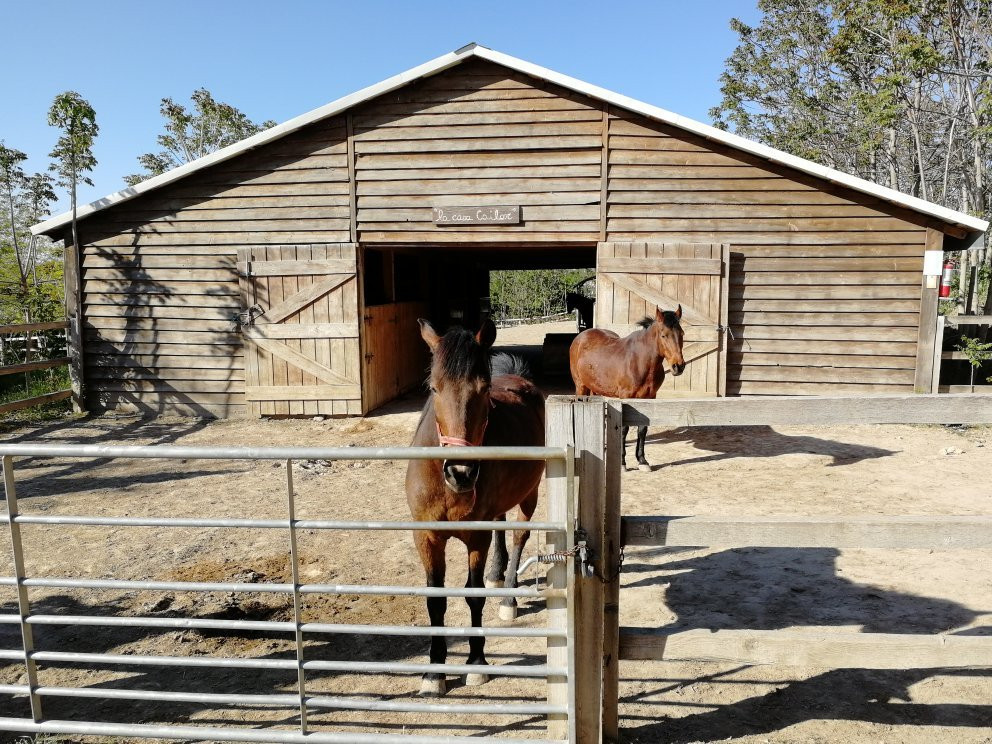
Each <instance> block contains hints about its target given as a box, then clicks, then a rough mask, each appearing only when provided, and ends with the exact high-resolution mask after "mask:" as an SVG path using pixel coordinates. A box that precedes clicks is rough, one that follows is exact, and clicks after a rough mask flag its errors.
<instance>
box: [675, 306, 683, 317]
mask: <svg viewBox="0 0 992 744" xmlns="http://www.w3.org/2000/svg"><path fill="white" fill-rule="evenodd" d="M675 318H676V319H677V320H682V306H681V305H679V306H678V307H677V308H675Z"/></svg>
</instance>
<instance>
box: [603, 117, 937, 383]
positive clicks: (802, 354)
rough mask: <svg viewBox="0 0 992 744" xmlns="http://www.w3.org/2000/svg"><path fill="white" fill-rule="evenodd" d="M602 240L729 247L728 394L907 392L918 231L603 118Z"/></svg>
mask: <svg viewBox="0 0 992 744" xmlns="http://www.w3.org/2000/svg"><path fill="white" fill-rule="evenodd" d="M608 157H609V173H608V197H607V198H608V205H609V206H608V212H607V219H606V229H607V234H608V239H609V240H612V241H623V240H630V241H643V240H657V241H664V242H682V241H685V242H722V243H728V244H730V246H731V271H730V291H729V297H730V299H729V312H730V316H729V321H730V328H731V331H732V334H733V335H732V337H731V338H730V342H729V352H730V353H729V359H728V362H729V366H728V375H727V393H728V394H729V395H749V394H756V395H788V394H816V393H827V392H836V393H844V392H851V393H857V392H907V391H911V390H912V387H913V380H914V369H915V366H916V362H915V360H916V353H917V328H918V324H919V318H920V275H921V272H922V269H923V251H924V245H925V242H926V224H925V222H924V221H923V219H922V218H920V217H917V216H915V215H908V214H904V213H898V210H895V209H894V208H892V207H891V206H884V205H882V204H880V203H879V202H878V201H877V200H871V199H869V198H866V197H862V196H860V195H855V194H853V193H852V192H849V191H846V190H842V189H840V188H839V187H834V186H832V185H830V184H827V183H823V182H817V181H816V180H815V179H812V178H810V177H809V176H805V175H802V174H798V173H796V172H792V171H789V170H788V169H785V168H781V167H777V166H772V165H770V164H768V163H765V162H763V161H761V160H760V159H758V158H756V157H753V156H749V155H746V154H742V153H740V152H737V151H733V150H730V149H729V148H726V147H724V146H720V145H716V144H714V143H710V142H706V141H705V140H702V139H701V138H698V137H695V136H692V135H688V134H686V133H684V132H681V131H679V130H675V129H673V128H671V127H666V126H663V125H659V124H655V123H652V122H650V121H648V120H646V119H643V118H641V117H637V116H633V115H624V114H620V115H611V116H610V119H609V139H608Z"/></svg>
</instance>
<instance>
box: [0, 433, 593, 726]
mask: <svg viewBox="0 0 992 744" xmlns="http://www.w3.org/2000/svg"><path fill="white" fill-rule="evenodd" d="M449 455H450V451H446V450H444V449H442V448H439V447H437V448H426V447H425V448H412V447H405V448H383V449H364V448H357V447H346V448H305V447H283V448H245V447H240V448H239V447H177V446H134V447H123V446H101V445H32V444H0V456H2V461H3V475H4V487H5V492H6V498H7V508H8V511H7V517H6V521H7V524H8V527H9V532H10V540H11V548H12V554H13V568H14V575H13V576H7V577H2V578H0V585H3V586H9V587H16V591H17V612H16V614H6V615H0V623H8V624H15V625H19V626H20V629H21V637H22V640H23V644H22V648H20V649H10V648H8V649H0V659H3V660H7V661H9V662H16V661H20V662H22V663H23V664H24V670H25V674H24V679H25V681H26V684H6V685H0V695H12V696H16V697H22V698H26V699H27V700H26V702H25V703H24V709H25V711H27V710H28V707H29V708H30V717H25V718H9V717H8V718H0V730H4V731H16V732H24V733H31V734H34V733H61V734H96V735H106V736H131V737H144V738H168V739H193V740H206V739H210V740H217V741H258V742H315V743H317V744H344V743H346V742H347V743H348V744H356V743H360V742H368V743H369V744H372V743H379V744H396V743H402V744H428V743H432V744H443V743H445V742H447V743H449V744H450V743H451V742H453V741H455V740H460V738H459V737H456V736H428V735H412V734H410V735H408V734H392V733H390V734H371V733H355V732H340V731H337V732H336V731H333V729H332V730H328V729H327V725H326V724H325V723H323V722H319V723H313V722H311V721H309V720H308V719H309V717H310V716H311V715H312V714H313V713H314V712H315V711H328V710H336V711H376V712H386V713H418V714H430V715H432V716H433V717H434V718H432V722H433V721H436V720H439V719H441V718H443V717H444V716H450V715H463V714H484V715H487V716H488V715H494V714H496V715H500V714H507V715H522V716H531V717H546V719H547V722H548V723H547V728H548V732H547V736H548V738H547V739H526V740H522V739H514V738H510V739H506V738H500V739H498V741H500V742H519V743H520V744H523V742H524V741H526V742H528V743H529V744H533V743H534V742H541V741H545V742H550V741H561V740H565V739H567V740H574V739H575V726H576V721H575V708H574V698H575V695H574V690H575V686H574V684H575V680H574V676H573V673H572V670H573V669H574V646H573V632H574V628H575V613H574V607H573V602H572V597H573V594H572V586H573V583H574V574H575V568H574V564H573V556H574V555H575V553H576V549H575V545H574V543H573V537H574V533H573V530H572V528H571V525H572V524H573V519H574V517H573V510H572V503H573V493H574V489H573V478H574V469H573V457H572V454H571V449H570V448H568V447H469V448H464V449H463V450H461V451H460V452H459V456H461V457H466V458H470V459H480V460H511V459H512V460H546V461H547V463H548V466H547V477H548V498H549V501H548V520H547V521H544V522H539V521H535V522H531V523H529V525H528V528H529V529H531V530H533V531H538V532H544V533H545V534H546V545H547V550H549V551H554V552H557V553H560V554H562V555H563V556H567V558H565V559H563V560H562V561H561V562H557V563H553V564H552V565H551V566H550V570H549V572H548V574H547V584H546V587H543V588H537V587H517V588H515V589H505V588H496V589H489V588H483V589H474V588H446V587H445V588H428V587H422V586H418V587H415V586H392V585H365V584H361V585H332V584H307V583H302V582H301V578H300V573H299V565H300V560H299V555H298V551H297V534H298V533H299V532H300V530H355V531H362V530H416V529H439V528H440V529H444V528H449V527H450V526H451V523H450V522H413V521H407V522H401V521H393V522H381V521H369V522H355V521H334V520H322V519H321V520H314V519H299V518H298V517H297V514H296V505H295V501H294V495H295V494H294V486H293V461H294V460H302V459H308V460H315V459H319V460H407V459H441V458H443V457H445V456H449ZM15 457H31V458H53V457H59V458H64V457H68V458H156V459H162V460H165V461H174V460H202V459H238V460H276V461H283V462H285V463H286V465H287V467H286V516H285V518H284V519H250V518H248V519H212V518H209V517H196V518H187V517H182V518H173V517H168V518H166V517H143V516H134V517H132V516H127V517H93V516H86V515H74V516H52V515H45V514H41V513H23V512H22V511H21V510H20V508H19V505H18V500H17V493H16V484H15V469H14V458H15ZM163 464H165V463H163ZM250 510H251V506H250V505H247V504H246V505H245V511H250ZM31 525H50V526H52V525H61V526H77V527H78V526H99V527H109V528H113V529H115V530H118V531H120V530H130V529H132V528H140V527H155V528H175V527H185V528H196V529H216V528H220V529H235V530H259V529H261V530H270V529H271V530H285V532H286V551H287V554H288V556H289V560H290V566H291V572H292V573H291V576H292V581H291V583H264V584H259V583H218V582H193V581H125V580H119V579H87V578H60V577H57V576H32V575H28V574H27V573H26V569H25V565H26V561H25V552H24V550H25V548H24V544H25V543H24V541H23V540H22V537H21V531H22V529H24V528H25V527H28V526H31ZM513 526H514V522H512V521H497V522H459V523H458V528H459V529H467V530H512V529H513ZM40 588H49V589H50V588H65V589H69V588H71V589H82V590H87V591H90V592H93V591H99V590H117V591H137V590H149V591H168V592H233V593H237V592H274V593H281V594H284V595H289V596H292V599H293V620H292V621H288V622H286V621H271V620H242V619H223V618H216V617H138V616H132V615H127V614H113V615H71V614H48V613H45V612H43V611H39V610H38V609H36V608H35V607H33V606H32V598H31V596H30V595H31V591H32V590H33V589H40ZM313 594H348V595H362V594H373V595H392V596H399V595H402V596H420V597H432V596H433V597H437V596H443V597H472V596H475V597H478V596H485V597H507V596H510V597H524V598H531V599H535V598H541V599H543V600H544V601H545V602H546V608H547V625H546V626H545V627H490V626H485V627H481V628H473V627H458V626H449V627H445V628H432V627H430V626H429V625H427V626H423V625H421V626H408V625H365V624H359V625H355V624H350V625H345V624H337V623H330V622H305V621H304V620H303V617H302V615H301V605H302V599H303V597H304V595H313ZM146 614H147V613H146ZM425 615H426V613H425ZM45 625H49V626H50V625H62V626H65V625H75V626H78V627H92V626H102V627H116V628H148V629H159V630H165V629H176V630H187V629H195V630H199V631H213V632H224V631H232V630H237V631H242V632H243V631H265V632H278V633H285V634H287V636H288V637H291V638H292V639H293V640H294V642H295V648H296V658H295V660H294V659H288V658H287V659H273V658H252V657H243V658H219V657H215V656H167V655H131V654H110V653H79V652H67V651H59V650H57V649H44V650H38V649H36V648H35V643H34V630H35V628H37V627H39V626H45ZM341 633H347V634H354V635H380V636H408V637H409V636H415V637H423V638H425V639H426V638H427V637H429V636H432V635H444V636H447V637H460V638H464V637H469V636H486V637H493V636H499V637H515V638H546V639H547V661H546V663H544V664H536V665H533V664H526V663H523V664H509V663H507V664H491V665H489V666H487V667H486V673H487V674H489V675H491V676H510V677H530V678H535V677H536V678H544V679H546V680H547V700H546V702H544V703H533V702H521V703H515V702H504V701H503V700H493V701H485V702H479V703H457V702H438V703H430V702H413V701H404V700H383V699H356V698H355V697H352V696H337V697H335V696H328V695H321V694H315V693H313V692H311V691H310V690H309V689H308V674H311V673H315V672H328V671H331V672H342V673H345V672H347V673H357V674H367V673H387V674H410V675H415V674H416V675H419V674H423V673H425V672H441V673H446V674H451V675H461V674H468V673H475V672H478V671H479V667H478V666H471V667H470V666H467V665H458V664H445V665H431V664H425V663H400V662H396V663H394V662H369V661H360V660H340V661H337V660H335V661H324V660H315V659H308V658H307V653H306V644H305V639H307V638H314V637H319V636H326V635H327V634H341ZM424 653H425V654H426V647H425V649H424ZM66 664H71V665H83V666H90V667H92V666H98V667H107V666H111V667H112V668H114V669H127V668H135V667H138V668H151V669H154V668H155V667H181V668H183V669H184V670H186V669H188V670H189V673H190V676H191V677H192V676H193V675H195V674H196V672H197V670H198V669H204V668H213V669H217V668H227V669H230V670H231V672H232V674H237V673H241V674H251V673H252V672H253V671H254V672H258V671H259V670H265V669H268V670H271V669H284V670H287V671H288V672H289V673H290V674H291V673H292V672H293V671H295V672H296V690H295V691H294V692H292V693H285V694H266V695H245V694H237V695H232V694H223V693H206V692H193V691H189V690H159V689H152V690H148V689H141V690H138V689H127V688H125V687H117V686H114V687H113V688H110V687H106V686H100V685H94V686H78V687H66V686H51V685H44V684H41V678H43V677H44V670H43V669H42V670H40V671H39V665H42V666H43V665H66ZM156 686H157V685H156ZM56 697H76V698H94V699H99V700H110V699H116V700H132V701H162V702H174V703H175V702H179V703H196V704H203V705H208V706H216V707H229V706H246V705H247V706H252V705H254V706H258V705H263V706H268V707H276V708H279V707H285V708H287V709H289V710H295V711H296V713H295V716H294V717H295V718H296V722H297V724H296V728H295V730H292V729H289V728H285V727H282V728H279V727H276V726H267V725H266V726H262V727H255V728H248V727H245V726H241V727H238V726H233V725H232V726H223V727H221V726H209V727H208V726H194V725H168V724H141V723H122V722H101V721H87V720H49V719H48V718H46V716H45V713H44V701H45V699H46V698H56ZM438 727H439V728H441V727H443V724H439V725H438ZM490 740H492V741H495V739H490Z"/></svg>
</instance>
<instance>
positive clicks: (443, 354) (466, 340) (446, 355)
mask: <svg viewBox="0 0 992 744" xmlns="http://www.w3.org/2000/svg"><path fill="white" fill-rule="evenodd" d="M434 362H435V363H436V364H440V365H441V369H442V370H443V372H444V374H445V375H446V376H448V377H483V378H485V379H486V380H489V379H490V378H491V376H492V373H491V371H490V366H489V354H488V353H487V351H486V350H485V349H483V348H482V347H481V346H479V342H478V341H476V340H475V334H473V333H472V332H471V331H466V330H465V329H464V328H462V327H461V326H454V327H452V328H450V329H448V331H447V333H445V334H444V335H443V336H442V337H441V340H440V342H439V343H438V345H437V348H436V349H435V350H434Z"/></svg>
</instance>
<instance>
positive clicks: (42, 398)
mask: <svg viewBox="0 0 992 744" xmlns="http://www.w3.org/2000/svg"><path fill="white" fill-rule="evenodd" d="M68 328H69V322H68V321H65V320H59V321H54V322H50V323H15V324H13V325H0V335H2V336H9V335H12V334H21V333H28V334H30V333H34V332H36V331H60V330H65V329H68ZM70 361H71V360H70V358H69V357H58V358H55V359H38V360H35V361H33V362H31V361H29V362H23V363H21V364H8V365H5V366H2V367H0V377H2V376H5V375H14V374H18V373H23V372H31V371H33V370H38V369H51V368H52V367H63V366H68V365H69V363H70ZM71 396H72V390H71V389H65V390H56V391H54V392H51V393H46V394H44V395H36V396H33V397H31V398H24V399H23V400H15V401H11V402H10V403H4V404H0V413H9V412H11V411H17V410H20V409H22V408H31V407H32V406H40V405H44V404H45V403H53V402H55V401H57V400H65V399H66V398H69V397H71Z"/></svg>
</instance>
